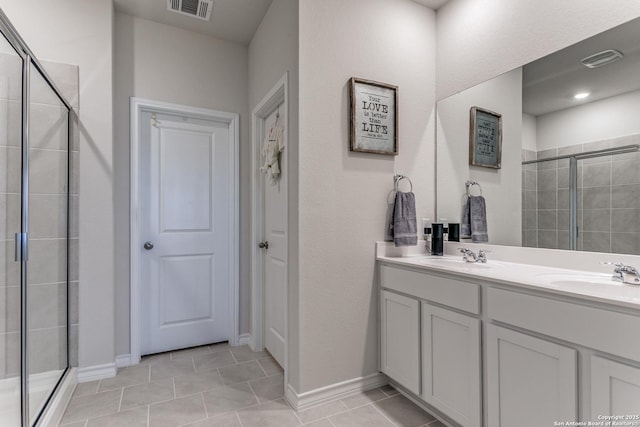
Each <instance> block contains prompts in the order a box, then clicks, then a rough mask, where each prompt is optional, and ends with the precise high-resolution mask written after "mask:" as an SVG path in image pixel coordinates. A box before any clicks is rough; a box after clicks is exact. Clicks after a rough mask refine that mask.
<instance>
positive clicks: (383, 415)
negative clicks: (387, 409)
mask: <svg viewBox="0 0 640 427" xmlns="http://www.w3.org/2000/svg"><path fill="white" fill-rule="evenodd" d="M387 399H389V398H387ZM382 400H386V399H381V400H379V402H381V401H382ZM371 406H372V407H373V410H374V411H377V412H378V413H379V414H380V415H382V417H383V418H384V419H385V420H387V421H389V422H390V423H391V425H392V426H396V425H397V424H396V423H394V422H393V421H391V420H390V419H389V417H387V416H386V415H385V413H384V412H382V411H381V410H380V408H378V407H377V406H376V405H375V403H374V402H371Z"/></svg>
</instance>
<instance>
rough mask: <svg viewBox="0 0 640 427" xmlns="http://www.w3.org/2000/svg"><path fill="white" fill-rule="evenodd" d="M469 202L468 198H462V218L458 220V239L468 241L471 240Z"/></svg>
mask: <svg viewBox="0 0 640 427" xmlns="http://www.w3.org/2000/svg"><path fill="white" fill-rule="evenodd" d="M470 214H471V201H470V200H469V196H465V197H464V202H463V204H462V218H461V219H460V238H461V239H470V238H471V216H470Z"/></svg>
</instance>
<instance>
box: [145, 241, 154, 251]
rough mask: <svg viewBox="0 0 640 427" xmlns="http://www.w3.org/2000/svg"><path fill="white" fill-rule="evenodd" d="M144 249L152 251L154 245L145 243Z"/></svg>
mask: <svg viewBox="0 0 640 427" xmlns="http://www.w3.org/2000/svg"><path fill="white" fill-rule="evenodd" d="M144 248H145V249H146V250H148V251H150V250H151V249H153V243H151V242H144Z"/></svg>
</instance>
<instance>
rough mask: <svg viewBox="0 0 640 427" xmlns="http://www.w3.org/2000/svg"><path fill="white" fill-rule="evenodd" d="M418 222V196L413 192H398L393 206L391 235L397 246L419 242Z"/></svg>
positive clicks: (412, 244)
mask: <svg viewBox="0 0 640 427" xmlns="http://www.w3.org/2000/svg"><path fill="white" fill-rule="evenodd" d="M417 230H418V228H417V224H416V198H415V195H414V194H413V193H411V192H409V193H403V192H401V191H397V192H396V202H395V205H394V206H393V222H392V224H391V236H393V242H394V243H395V245H396V246H414V245H417V244H418V235H417Z"/></svg>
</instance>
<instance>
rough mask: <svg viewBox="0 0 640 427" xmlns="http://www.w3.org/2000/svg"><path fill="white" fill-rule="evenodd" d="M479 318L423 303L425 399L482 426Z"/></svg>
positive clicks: (464, 421)
mask: <svg viewBox="0 0 640 427" xmlns="http://www.w3.org/2000/svg"><path fill="white" fill-rule="evenodd" d="M480 348H481V347H480V320H478V319H474V318H473V317H470V316H465V315H462V314H458V313H454V312H452V311H450V310H445V309H442V308H439V307H435V306H433V305H430V304H427V303H422V398H423V399H424V400H425V401H427V402H428V403H430V404H431V405H433V406H434V407H436V408H438V409H440V410H441V411H442V412H444V413H445V414H447V415H448V416H449V417H451V418H452V419H454V420H455V421H457V422H458V423H460V425H462V426H465V427H466V426H474V427H475V426H480V425H481V424H482V422H481V417H482V412H481V399H480V375H481V374H480V372H481V371H480Z"/></svg>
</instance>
